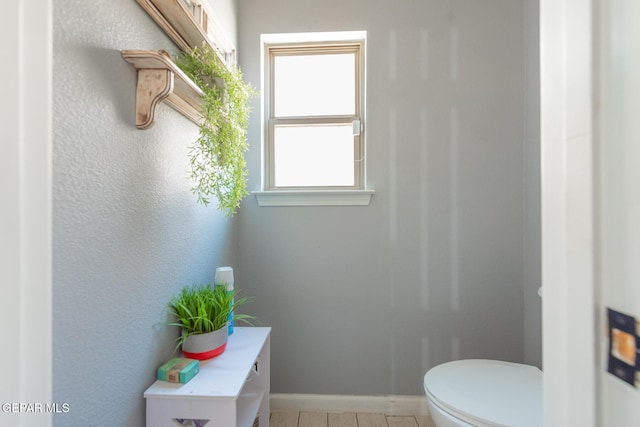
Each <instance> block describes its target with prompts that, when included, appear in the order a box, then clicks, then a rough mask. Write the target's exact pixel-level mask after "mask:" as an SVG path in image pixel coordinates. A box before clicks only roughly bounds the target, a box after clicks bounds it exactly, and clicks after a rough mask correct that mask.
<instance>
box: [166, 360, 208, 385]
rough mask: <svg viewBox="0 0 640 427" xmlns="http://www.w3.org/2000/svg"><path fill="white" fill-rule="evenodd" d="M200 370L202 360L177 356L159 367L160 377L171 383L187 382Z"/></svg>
mask: <svg viewBox="0 0 640 427" xmlns="http://www.w3.org/2000/svg"><path fill="white" fill-rule="evenodd" d="M199 371H200V362H198V361H197V360H194V359H186V358H184V357H176V358H173V359H171V360H169V361H168V362H167V363H165V364H164V365H162V366H160V367H159V368H158V379H159V380H161V381H169V382H170V383H182V384H186V383H188V382H189V381H191V378H193V377H195V376H196V374H197V373H198V372H199Z"/></svg>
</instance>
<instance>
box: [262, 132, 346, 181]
mask: <svg viewBox="0 0 640 427" xmlns="http://www.w3.org/2000/svg"><path fill="white" fill-rule="evenodd" d="M274 133H275V144H274V162H275V186H276V187H310V186H352V185H354V178H353V177H354V161H353V130H352V126H351V124H347V125H344V124H339V125H309V126H276V127H275V130H274Z"/></svg>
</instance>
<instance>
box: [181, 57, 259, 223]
mask: <svg viewBox="0 0 640 427" xmlns="http://www.w3.org/2000/svg"><path fill="white" fill-rule="evenodd" d="M175 63H176V65H177V66H178V67H180V69H181V70H182V71H184V73H185V74H186V75H187V76H189V78H191V79H192V80H193V81H194V83H195V84H197V85H198V86H199V87H200V88H201V89H202V91H203V92H204V95H203V103H202V116H203V118H204V121H203V123H202V124H201V125H200V136H199V137H198V139H197V140H196V141H195V143H194V144H193V145H192V146H191V147H190V150H189V160H190V165H191V178H192V179H193V180H194V182H195V186H194V187H193V188H192V191H193V193H194V194H195V195H196V196H197V198H198V202H200V203H202V204H204V205H205V206H206V205H208V204H209V202H210V201H211V197H216V198H217V199H218V209H220V210H221V211H222V212H223V213H224V214H225V216H227V217H230V216H232V215H233V214H234V213H235V211H236V209H237V208H238V207H239V206H240V202H241V201H242V199H243V198H244V197H245V196H246V195H247V194H248V192H247V170H246V162H245V158H244V153H245V152H246V151H247V148H248V145H247V139H246V129H247V124H248V121H249V112H250V108H249V101H250V100H251V98H252V97H253V96H255V94H256V91H255V89H254V88H253V87H252V86H251V85H250V84H248V83H245V82H244V80H243V79H242V72H241V71H240V69H239V68H238V67H231V68H227V66H225V65H224V64H223V63H222V62H221V61H220V60H219V58H218V56H217V55H216V53H215V52H214V51H213V49H212V48H211V47H209V46H208V45H202V46H199V47H195V48H194V49H192V50H191V51H188V52H183V53H181V54H179V55H178V56H177V57H176V58H175Z"/></svg>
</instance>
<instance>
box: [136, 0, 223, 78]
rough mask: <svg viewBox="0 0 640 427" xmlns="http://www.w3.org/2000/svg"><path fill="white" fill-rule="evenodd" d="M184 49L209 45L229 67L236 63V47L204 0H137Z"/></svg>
mask: <svg viewBox="0 0 640 427" xmlns="http://www.w3.org/2000/svg"><path fill="white" fill-rule="evenodd" d="M137 1H138V4H140V6H142V8H143V9H144V10H145V11H147V13H148V14H149V16H151V18H153V20H154V21H156V23H157V24H158V25H159V26H160V28H162V29H163V30H164V31H165V33H167V35H168V36H169V37H171V39H172V40H173V41H174V42H175V43H176V44H177V45H178V47H179V48H180V49H182V50H183V51H189V50H191V49H192V48H194V47H196V46H202V44H203V43H206V44H208V45H209V46H211V47H212V48H213V50H214V51H215V52H216V54H217V55H218V58H219V59H220V61H221V62H222V63H223V64H225V65H226V66H231V65H235V49H234V47H233V45H232V44H231V43H230V42H229V40H228V39H227V38H226V37H225V35H224V34H223V32H222V30H221V28H220V27H219V25H218V24H217V22H216V20H215V19H214V17H213V12H212V11H211V10H209V8H208V7H207V6H206V4H203V3H201V2H200V0H137Z"/></svg>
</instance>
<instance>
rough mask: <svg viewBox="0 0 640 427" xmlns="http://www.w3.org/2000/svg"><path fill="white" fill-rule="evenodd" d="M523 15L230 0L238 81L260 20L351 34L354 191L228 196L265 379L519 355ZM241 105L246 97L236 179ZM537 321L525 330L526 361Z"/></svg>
mask: <svg viewBox="0 0 640 427" xmlns="http://www.w3.org/2000/svg"><path fill="white" fill-rule="evenodd" d="M531 13H532V8H531V7H530V6H529V4H525V0H522V1H514V0H487V1H482V2H476V1H464V0H456V1H451V0H432V1H408V0H404V1H395V2H372V1H370V0H351V1H335V0H328V1H323V2H320V1H311V0H296V1H286V0H243V1H241V2H239V3H238V34H239V60H240V64H241V65H242V68H243V72H244V74H245V77H246V78H247V79H248V80H250V81H251V82H253V84H254V85H256V86H259V85H260V43H259V40H260V34H261V33H280V32H304V31H337V30H366V31H367V32H368V41H367V43H368V46H367V72H368V74H367V106H366V108H367V117H366V123H365V125H366V143H367V167H368V182H369V185H370V187H371V188H373V189H375V190H376V194H375V195H374V196H373V199H372V202H371V205H370V206H367V207H270V208H260V207H258V206H257V204H256V201H255V199H254V198H253V197H249V198H247V199H246V201H245V202H244V204H243V206H242V209H241V211H240V215H239V219H240V225H239V247H240V251H239V256H240V266H241V268H240V269H239V272H238V276H237V282H238V283H239V285H240V286H242V287H244V288H245V289H246V290H247V291H248V292H249V293H250V294H252V295H254V296H256V299H257V303H256V305H255V307H253V309H254V311H255V314H257V315H258V317H259V318H260V319H261V321H262V323H264V324H266V325H270V326H273V328H274V330H273V335H272V340H273V341H272V343H273V344H272V358H271V360H272V391H273V392H277V393H329V394H356V395H368V394H410V395H419V394H422V393H423V390H422V376H423V375H424V373H425V372H426V370H427V369H429V368H430V367H431V366H434V365H436V364H439V363H441V362H445V361H448V360H451V359H457V358H473V357H488V358H496V359H504V360H511V361H516V362H522V361H524V359H525V338H524V335H525V322H526V321H528V319H533V321H534V322H536V320H535V319H536V316H538V319H539V314H536V313H535V310H536V308H535V307H534V308H533V309H532V310H529V314H528V315H525V308H524V304H525V302H524V301H525V289H526V290H527V295H529V297H530V296H531V295H532V292H535V290H537V287H538V286H539V282H538V281H537V280H536V275H538V277H539V272H537V271H536V269H538V270H539V254H538V253H537V248H539V243H538V242H539V225H538V221H539V219H538V214H537V211H538V210H539V196H538V194H537V188H538V182H537V176H538V173H539V172H538V169H537V166H536V165H537V162H538V157H537V156H538V154H537V145H538V140H537V134H536V131H535V126H536V122H535V120H537V111H536V110H535V106H536V101H535V96H536V94H535V93H534V94H531V93H527V92H528V91H529V90H534V91H537V87H536V84H537V83H536V82H535V80H534V81H533V82H532V80H531V78H532V77H533V78H535V77H536V76H535V75H534V76H529V73H531V72H533V73H534V74H535V73H536V72H537V56H536V55H531V53H530V52H528V49H537V45H536V44H534V45H533V46H531V44H530V43H526V42H527V37H530V36H531V34H532V32H533V33H535V31H534V30H533V29H532V27H529V28H527V25H529V26H530V25H536V22H537V21H536V19H537V16H531ZM533 13H537V11H534V12H533ZM531 61H533V62H531ZM527 96H533V97H534V98H531V99H529V100H527ZM259 112H260V105H259V101H256V103H255V106H254V116H253V119H252V122H251V124H250V132H249V140H250V145H251V149H250V152H249V153H248V157H247V159H248V165H249V169H250V188H251V189H252V190H259V189H260V155H261V153H260V146H261V124H260V117H259V116H260V114H259ZM530 120H533V123H530V122H529V121H530ZM527 125H530V126H532V127H530V128H529V129H527ZM529 144H533V145H534V146H533V147H529V146H528V145H529ZM527 212H533V214H527ZM535 304H538V308H537V309H538V310H539V301H535ZM538 323H539V322H538ZM539 330H540V325H539V324H535V325H533V326H531V327H530V328H528V329H527V336H528V338H527V340H530V342H529V343H528V344H527V345H526V347H527V351H528V352H529V353H530V356H528V357H527V359H528V360H529V361H533V363H535V362H536V361H539V360H540V355H539V354H540V344H539Z"/></svg>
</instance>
